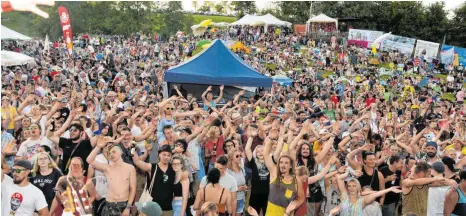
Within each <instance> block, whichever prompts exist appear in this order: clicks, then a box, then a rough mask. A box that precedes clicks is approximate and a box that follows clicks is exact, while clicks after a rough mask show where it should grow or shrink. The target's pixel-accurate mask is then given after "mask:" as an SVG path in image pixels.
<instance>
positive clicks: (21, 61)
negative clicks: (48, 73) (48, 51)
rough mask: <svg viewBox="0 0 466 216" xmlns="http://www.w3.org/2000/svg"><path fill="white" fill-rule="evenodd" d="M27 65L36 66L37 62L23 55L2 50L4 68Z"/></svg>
mask: <svg viewBox="0 0 466 216" xmlns="http://www.w3.org/2000/svg"><path fill="white" fill-rule="evenodd" d="M25 64H30V65H35V64H36V61H35V60H34V58H32V57H29V56H27V55H24V54H21V53H17V52H11V51H6V50H2V66H5V67H9V66H15V65H25Z"/></svg>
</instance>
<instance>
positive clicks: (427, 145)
mask: <svg viewBox="0 0 466 216" xmlns="http://www.w3.org/2000/svg"><path fill="white" fill-rule="evenodd" d="M429 146H432V147H435V148H437V143H436V142H434V141H429V142H427V144H426V147H429Z"/></svg>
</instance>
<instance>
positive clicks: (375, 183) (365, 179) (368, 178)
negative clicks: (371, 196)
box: [358, 168, 380, 191]
mask: <svg viewBox="0 0 466 216" xmlns="http://www.w3.org/2000/svg"><path fill="white" fill-rule="evenodd" d="M358 181H359V183H361V188H363V187H365V186H371V188H372V190H374V191H378V190H379V189H380V188H379V187H380V185H379V171H377V170H376V169H374V172H373V173H372V175H369V174H367V172H366V170H365V169H364V168H363V169H362V176H361V177H359V178H358Z"/></svg>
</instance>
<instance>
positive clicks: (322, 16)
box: [306, 14, 338, 32]
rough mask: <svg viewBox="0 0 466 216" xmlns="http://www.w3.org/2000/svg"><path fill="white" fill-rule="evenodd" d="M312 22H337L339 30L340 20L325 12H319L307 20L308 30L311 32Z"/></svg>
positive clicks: (336, 25)
mask: <svg viewBox="0 0 466 216" xmlns="http://www.w3.org/2000/svg"><path fill="white" fill-rule="evenodd" d="M311 23H335V27H336V29H337V30H338V20H337V19H334V18H331V17H329V16H327V15H325V14H319V15H317V16H314V17H312V18H310V19H309V20H308V21H307V22H306V32H309V30H310V26H311Z"/></svg>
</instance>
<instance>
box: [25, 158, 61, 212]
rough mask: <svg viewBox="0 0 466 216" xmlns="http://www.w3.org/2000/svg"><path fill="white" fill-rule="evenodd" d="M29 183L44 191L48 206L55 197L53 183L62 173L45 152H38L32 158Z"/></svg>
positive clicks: (54, 183)
mask: <svg viewBox="0 0 466 216" xmlns="http://www.w3.org/2000/svg"><path fill="white" fill-rule="evenodd" d="M31 173H32V178H31V183H32V184H33V185H34V186H36V187H37V188H39V189H40V190H41V191H42V193H44V196H45V200H46V201H47V204H48V206H49V209H50V206H51V205H52V201H53V198H54V197H55V190H54V189H55V185H56V184H57V182H58V179H59V178H60V177H61V176H62V175H63V174H62V173H61V171H60V170H59V169H58V168H57V165H56V164H55V162H54V161H53V159H52V158H51V157H50V155H48V154H47V153H45V152H41V153H38V154H37V155H36V158H35V159H34V167H33V169H32V172H31Z"/></svg>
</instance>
